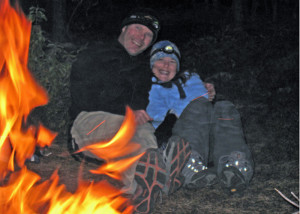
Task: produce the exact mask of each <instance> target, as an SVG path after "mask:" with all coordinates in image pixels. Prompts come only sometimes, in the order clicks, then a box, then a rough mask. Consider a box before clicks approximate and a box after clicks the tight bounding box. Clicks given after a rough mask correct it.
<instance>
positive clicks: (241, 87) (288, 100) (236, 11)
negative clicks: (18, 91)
mask: <svg viewBox="0 0 300 214" xmlns="http://www.w3.org/2000/svg"><path fill="white" fill-rule="evenodd" d="M12 2H13V1H12ZM20 3H21V6H22V8H23V10H24V12H25V14H27V15H28V16H30V17H31V18H32V20H33V27H32V35H31V44H30V57H29V66H30V69H31V71H32V73H33V74H34V76H35V77H36V79H37V80H38V81H39V82H40V84H41V85H43V86H44V87H45V88H46V89H47V91H48V94H49V97H50V101H49V104H48V105H47V106H43V107H39V108H37V109H36V110H35V111H34V112H33V113H32V115H33V116H32V121H33V122H35V121H39V120H42V121H43V123H44V124H45V125H46V126H47V127H49V128H50V129H52V130H54V131H57V132H59V135H58V137H57V139H56V140H55V142H54V144H53V145H52V147H50V149H52V153H53V155H52V156H49V157H44V160H45V161H43V159H42V160H41V163H40V164H39V165H31V168H32V170H35V171H37V172H38V173H39V174H41V176H42V177H44V178H47V177H49V176H50V174H51V173H52V172H53V170H54V169H55V168H56V167H57V163H58V162H64V170H61V173H60V177H61V178H62V180H63V181H64V183H65V184H66V186H67V187H68V188H69V189H70V190H74V188H75V187H76V185H75V186H74V182H75V183H76V179H77V173H74V171H76V170H77V169H78V167H79V165H78V162H76V161H75V160H74V159H72V158H71V157H69V156H68V157H66V156H63V157H62V155H61V154H62V153H63V152H64V151H67V149H66V136H67V132H68V127H69V117H68V108H69V106H70V105H71V104H70V94H69V75H70V72H71V66H72V63H73V62H74V60H76V56H77V54H78V53H79V52H80V51H81V50H82V49H84V48H85V46H86V45H87V44H88V43H89V42H91V41H95V40H98V41H102V42H110V41H111V40H113V39H116V38H117V36H118V34H119V32H120V23H121V21H122V19H123V18H124V17H125V16H126V15H127V14H128V13H129V12H130V11H131V10H132V9H134V8H136V7H149V8H152V9H155V10H156V11H157V14H158V15H159V18H160V20H161V22H162V29H161V32H160V34H159V37H158V40H162V39H168V40H170V41H172V42H175V43H176V44H177V45H178V47H179V49H180V51H181V53H182V56H183V58H182V67H183V69H187V68H188V69H191V70H193V71H195V72H198V73H199V74H200V76H201V77H202V78H203V79H205V78H206V77H208V76H212V75H213V76H217V77H218V78H219V80H220V83H221V85H222V86H223V87H222V88H223V91H222V93H225V94H226V95H227V98H228V99H229V100H230V101H232V102H233V103H234V104H235V105H236V107H237V109H238V110H239V112H240V114H241V118H242V122H243V127H244V132H245V136H246V140H247V143H248V145H249V147H250V149H251V150H252V152H253V157H254V161H255V164H256V168H255V175H254V178H253V181H252V184H251V187H250V188H249V190H248V192H247V193H246V194H245V196H243V197H237V198H231V197H228V196H225V195H224V193H223V192H222V191H221V190H220V187H219V186H218V185H217V186H216V187H213V188H209V189H202V190H196V191H188V190H184V189H182V190H180V191H179V192H178V193H176V194H174V195H172V196H170V197H164V200H163V203H162V204H160V205H158V207H157V209H156V211H155V213H292V212H295V210H296V208H295V207H294V206H292V205H291V204H289V203H288V202H286V201H285V200H284V199H283V198H281V197H280V196H279V195H278V194H277V193H276V192H275V191H274V188H278V189H279V190H281V191H283V192H284V193H285V194H286V195H288V196H290V192H291V191H293V192H295V193H296V194H297V195H298V194H299V1H298V0H198V1H197V0H172V1H167V0H159V1H149V0H129V1H125V0H122V1H121V0H120V1H117V0H20ZM41 8H42V9H41ZM112 87H113V86H112ZM217 94H218V91H217ZM86 176H89V175H86Z"/></svg>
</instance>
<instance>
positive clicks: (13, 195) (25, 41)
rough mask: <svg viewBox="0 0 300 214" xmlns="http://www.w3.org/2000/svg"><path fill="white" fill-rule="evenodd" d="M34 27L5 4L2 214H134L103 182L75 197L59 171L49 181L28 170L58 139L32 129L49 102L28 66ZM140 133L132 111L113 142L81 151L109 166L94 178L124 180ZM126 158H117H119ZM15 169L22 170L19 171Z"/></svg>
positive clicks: (87, 185)
mask: <svg viewBox="0 0 300 214" xmlns="http://www.w3.org/2000/svg"><path fill="white" fill-rule="evenodd" d="M30 31H31V23H30V21H28V20H27V19H26V17H25V15H24V14H23V12H22V10H21V9H20V7H19V6H18V5H17V6H16V7H15V8H13V7H11V5H10V3H9V0H1V1H0V68H1V70H0V213H13V214H15V213H22V214H23V213H30V214H31V213H55V214H57V213H105V214H107V213H108V214H109V213H132V212H133V206H132V205H131V204H130V201H129V199H128V198H125V197H123V196H122V195H121V194H122V191H121V190H119V189H117V188H116V187H114V186H112V185H111V184H109V183H108V182H107V181H105V180H103V181H100V182H87V181H81V182H80V183H79V185H78V189H77V190H76V192H75V193H70V192H68V191H67V190H66V188H65V185H59V184H58V183H59V176H58V173H57V171H55V172H54V173H53V175H52V176H51V178H50V179H49V180H47V181H44V182H40V179H41V178H40V176H39V175H38V174H36V173H34V172H32V171H30V170H28V169H27V168H26V166H25V161H26V159H28V158H30V157H31V156H32V155H33V154H34V151H35V147H36V146H40V147H44V146H46V145H48V146H49V145H51V143H52V141H53V140H54V138H55V137H56V135H57V134H56V133H53V132H51V131H49V130H48V129H47V128H45V127H44V126H42V125H41V124H40V125H39V126H38V127H36V126H33V125H28V124H27V117H28V115H29V114H30V112H31V111H32V109H34V108H35V107H37V106H41V105H46V104H47V103H48V96H47V93H46V91H45V90H44V89H43V88H42V87H41V86H39V85H38V84H37V83H36V82H35V80H34V78H33V77H32V76H31V74H30V72H29V70H28V66H27V62H28V49H29V42H30ZM134 132H135V119H134V114H133V112H132V111H131V110H130V108H129V107H127V113H126V117H125V119H124V122H123V124H122V126H121V128H120V130H119V132H118V133H117V134H116V135H115V137H114V138H113V139H111V140H110V141H108V142H99V143H97V144H94V145H90V146H87V147H85V148H82V150H81V151H84V150H90V151H91V152H93V153H94V154H95V155H98V156H100V157H101V158H103V159H104V160H106V164H104V165H103V166H101V167H100V168H99V169H97V170H93V172H94V173H101V174H106V175H109V176H111V177H112V178H115V179H122V176H121V175H122V172H124V171H125V170H126V169H128V167H130V165H131V164H132V163H133V162H135V161H136V160H137V159H139V158H140V156H141V155H143V154H138V155H137V156H134V157H131V156H132V155H131V154H133V153H138V150H139V148H140V147H139V145H138V144H136V143H132V142H130V140H131V138H132V137H133V135H134ZM120 156H122V157H126V158H122V159H120V158H118V157H120ZM15 164H17V165H18V167H19V168H20V170H17V171H15Z"/></svg>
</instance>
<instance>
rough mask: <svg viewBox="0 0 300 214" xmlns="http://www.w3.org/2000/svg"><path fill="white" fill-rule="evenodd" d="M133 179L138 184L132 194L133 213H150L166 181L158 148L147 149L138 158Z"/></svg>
mask: <svg viewBox="0 0 300 214" xmlns="http://www.w3.org/2000/svg"><path fill="white" fill-rule="evenodd" d="M135 180H136V182H137V184H138V185H137V189H136V192H135V194H134V196H133V203H134V206H135V207H134V209H135V213H151V212H152V211H153V209H154V205H155V202H156V200H157V198H158V196H159V195H160V196H161V193H162V189H163V187H164V186H165V184H166V181H167V173H166V169H165V164H164V161H163V158H162V155H161V154H159V152H158V150H156V149H148V150H147V151H146V153H145V154H144V155H143V156H142V157H141V158H140V160H139V162H138V164H137V167H136V172H135Z"/></svg>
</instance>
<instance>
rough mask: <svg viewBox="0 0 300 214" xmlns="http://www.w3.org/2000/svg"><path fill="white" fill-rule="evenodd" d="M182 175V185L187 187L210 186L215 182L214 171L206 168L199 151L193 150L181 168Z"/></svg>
mask: <svg viewBox="0 0 300 214" xmlns="http://www.w3.org/2000/svg"><path fill="white" fill-rule="evenodd" d="M182 175H183V176H184V177H185V181H184V185H183V186H184V187H186V188H188V189H194V188H203V187H207V186H212V185H213V184H216V182H217V175H216V173H214V172H213V171H212V170H208V169H207V167H206V166H205V165H204V162H203V159H202V158H201V156H200V155H199V153H198V152H196V151H194V150H193V151H192V153H191V156H190V158H189V160H188V161H187V163H186V165H185V167H184V168H183V169H182Z"/></svg>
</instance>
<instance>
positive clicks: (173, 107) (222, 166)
mask: <svg viewBox="0 0 300 214" xmlns="http://www.w3.org/2000/svg"><path fill="white" fill-rule="evenodd" d="M150 56H151V57H150V67H151V69H152V73H153V75H154V77H153V78H152V80H153V83H152V87H151V90H150V92H149V104H148V106H147V109H146V111H147V113H148V115H149V116H150V117H151V118H152V119H153V121H152V124H153V126H154V128H157V127H158V126H159V125H160V124H161V123H162V121H163V120H164V119H165V116H166V115H167V113H168V112H169V113H170V112H171V113H173V114H175V115H176V116H177V117H178V120H177V121H176V123H175V125H174V127H173V129H172V135H173V136H180V137H182V138H184V139H185V140H186V141H187V142H189V143H190V146H191V149H192V153H191V156H190V158H189V161H188V162H187V164H186V165H185V167H184V168H183V170H182V174H183V176H184V177H185V181H184V186H185V187H188V188H201V187H204V186H208V185H212V184H214V183H215V182H216V181H219V182H220V183H221V185H222V187H223V188H224V189H225V190H226V191H227V192H228V193H230V194H233V193H236V192H238V193H242V192H243V191H244V190H245V189H246V188H247V186H248V185H249V182H250V180H251V178H252V176H253V161H252V157H251V153H250V150H249V148H248V146H247V145H246V142H245V138H244V134H243V130H242V126H241V120H240V115H239V113H238V111H237V110H236V108H235V106H234V105H233V104H232V103H231V102H229V101H218V102H216V103H215V104H213V103H212V102H210V99H212V98H213V96H214V94H211V96H210V98H209V95H208V91H207V90H206V87H205V84H204V83H203V82H202V80H201V79H200V77H199V75H198V74H196V73H187V72H181V71H180V52H179V50H178V48H177V46H176V45H175V44H174V43H172V42H170V41H160V42H158V43H156V44H154V45H153V47H152V49H151V53H150ZM210 86H211V85H210ZM210 90H211V88H210ZM210 154H211V155H210ZM209 162H212V163H213V164H214V167H211V168H210V169H209V170H207V165H208V163H209Z"/></svg>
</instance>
